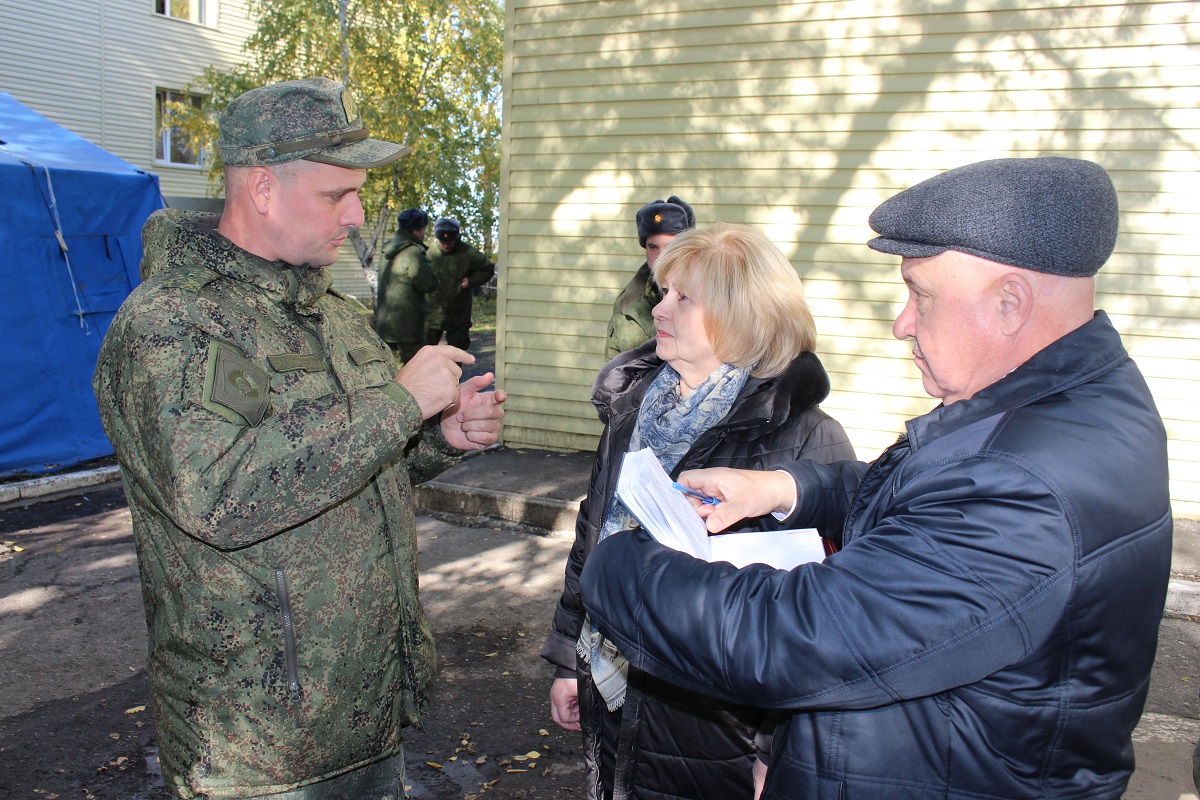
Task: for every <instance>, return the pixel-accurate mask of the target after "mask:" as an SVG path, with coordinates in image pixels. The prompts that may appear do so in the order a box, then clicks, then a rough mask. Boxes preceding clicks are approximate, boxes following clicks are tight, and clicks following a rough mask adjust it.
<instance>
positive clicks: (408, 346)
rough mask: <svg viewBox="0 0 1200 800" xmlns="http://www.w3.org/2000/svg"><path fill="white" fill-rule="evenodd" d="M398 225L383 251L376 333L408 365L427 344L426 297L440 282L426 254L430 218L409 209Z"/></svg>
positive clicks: (403, 214)
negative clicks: (426, 232) (426, 235)
mask: <svg viewBox="0 0 1200 800" xmlns="http://www.w3.org/2000/svg"><path fill="white" fill-rule="evenodd" d="M396 222H397V229H396V235H395V236H393V237H392V238H391V239H389V240H388V243H387V244H386V245H385V246H384V249H383V258H384V263H383V269H381V270H380V271H379V290H378V293H377V294H376V296H375V330H376V332H377V333H378V334H379V338H381V339H383V340H384V341H385V342H387V343H388V346H390V347H391V348H392V350H393V351H395V352H396V354H397V355H398V356H399V357H400V360H401V361H404V362H407V361H408V360H409V359H411V358H412V357H413V356H414V355H416V354H417V351H418V350H420V349H421V347H422V346H423V345H424V344H425V296H426V295H428V294H430V293H432V292H433V291H434V290H436V289H437V287H438V279H437V275H435V274H434V272H433V267H431V266H430V265H429V258H428V257H427V256H426V255H425V250H426V247H425V230H426V228H428V226H429V215H428V214H427V213H425V212H424V211H422V210H421V209H419V208H410V209H407V210H405V211H402V212H400V215H399V216H398V217H397V218H396Z"/></svg>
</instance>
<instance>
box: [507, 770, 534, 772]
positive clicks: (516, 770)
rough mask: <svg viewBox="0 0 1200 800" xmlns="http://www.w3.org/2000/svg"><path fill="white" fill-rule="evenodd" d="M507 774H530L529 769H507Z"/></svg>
mask: <svg viewBox="0 0 1200 800" xmlns="http://www.w3.org/2000/svg"><path fill="white" fill-rule="evenodd" d="M504 771H505V772H529V770H527V769H506V770H504Z"/></svg>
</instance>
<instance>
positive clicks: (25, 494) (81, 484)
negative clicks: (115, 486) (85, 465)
mask: <svg viewBox="0 0 1200 800" xmlns="http://www.w3.org/2000/svg"><path fill="white" fill-rule="evenodd" d="M120 479H121V468H120V467H100V468H98V469H86V470H81V471H79V472H69V473H66V474H64V475H47V476H46V477H44V478H31V479H29V480H27V481H18V482H16V483H4V484H0V505H3V504H4V503H12V502H16V501H18V500H32V499H34V498H38V497H46V496H48V495H53V494H66V493H69V492H76V491H78V490H80V489H86V488H88V487H89V486H98V485H100V484H102V483H111V482H113V481H119V480H120Z"/></svg>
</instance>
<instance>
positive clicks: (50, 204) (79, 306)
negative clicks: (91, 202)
mask: <svg viewBox="0 0 1200 800" xmlns="http://www.w3.org/2000/svg"><path fill="white" fill-rule="evenodd" d="M0 151H2V152H5V153H7V154H9V155H10V156H12V157H13V158H15V159H17V160H18V161H20V162H21V163H22V164H24V165H25V166H27V167H29V170H30V172H32V173H33V174H34V175H35V178H34V184H35V185H36V184H37V179H36V175H37V168H38V167H41V169H42V171H43V172H45V174H46V190H47V192H48V193H49V197H47V196H46V195H45V194H43V195H42V202H43V203H45V204H46V210H47V211H49V212H50V219H51V221H52V222H53V223H54V238H55V239H57V240H58V250H59V252H60V253H61V254H62V257H63V261H65V262H66V264H67V277H68V278H69V279H70V281H71V291H72V292H73V293H74V294H75V313H74V316H76V317H78V319H79V327H80V328H82V329H83V331H84V334H85V335H87V336H91V335H92V329H91V326H90V325H88V321H87V317H86V316H85V315H86V314H87V313H88V312H87V311H86V310H84V307H83V300H82V298H81V297H80V295H79V284H78V282H77V281H76V280H75V270H74V269H73V268H72V267H71V256H70V253H68V249H69V248H68V247H67V240H66V238H64V236H63V232H62V220H61V219H60V218H59V216H58V200H57V198H55V196H54V182H53V181H52V180H51V179H50V168H49V167H47V166H46V165H45V164H42V163H40V162H37V161H34V160H33V159H31V158H26V157H25V156H23V155H20V154H18V153H14V152H13V151H11V150H9V149H8V148H7V147H4V146H2V145H0ZM38 189H39V191H40V190H41V186H38Z"/></svg>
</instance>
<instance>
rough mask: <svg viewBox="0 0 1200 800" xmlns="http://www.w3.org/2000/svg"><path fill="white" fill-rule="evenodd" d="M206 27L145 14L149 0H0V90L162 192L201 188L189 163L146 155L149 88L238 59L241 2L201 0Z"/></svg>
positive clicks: (198, 173) (244, 25)
mask: <svg viewBox="0 0 1200 800" xmlns="http://www.w3.org/2000/svg"><path fill="white" fill-rule="evenodd" d="M208 6H209V9H210V11H209V13H210V15H211V16H210V21H211V22H212V24H210V25H198V24H193V23H191V22H187V21H184V20H179V19H170V18H167V17H162V16H159V15H157V14H155V13H154V0H86V1H85V0H4V2H2V3H0V90H2V91H6V92H8V93H9V94H11V95H12V96H13V97H15V98H16V99H17V100H19V101H20V102H22V103H24V104H25V105H27V106H29V107H30V108H32V109H33V110H34V111H37V112H38V113H39V114H42V115H43V116H46V117H49V118H50V119H51V120H53V121H55V122H57V123H58V124H60V125H62V126H64V127H66V128H68V129H70V130H71V131H73V132H75V133H77V134H79V135H80V136H83V137H84V138H86V139H88V140H89V141H91V142H93V143H94V144H97V145H99V146H100V147H103V148H104V149H106V150H108V151H109V152H111V153H113V154H114V155H117V156H120V157H121V158H123V159H125V160H126V161H129V162H130V163H132V164H135V165H136V166H138V167H141V168H143V169H145V170H148V171H150V172H154V173H157V174H158V176H159V179H160V184H161V187H162V191H163V194H165V195H167V196H188V197H205V196H207V195H210V194H211V191H210V189H209V187H208V185H207V180H206V176H205V173H204V172H203V171H202V170H200V169H197V168H192V167H186V166H171V165H166V164H158V163H156V162H155V159H154V149H155V141H156V135H157V131H156V129H155V118H154V117H155V90H156V89H159V88H162V89H182V88H183V86H184V85H185V84H186V83H187V82H188V81H189V80H191V79H192V78H194V77H195V76H196V75H197V74H199V72H200V71H201V70H202V69H203V68H204V67H207V66H209V65H217V66H220V67H229V66H232V65H234V64H235V63H237V62H238V61H240V60H241V58H242V42H244V41H245V39H246V37H247V36H249V35H250V33H251V31H252V30H253V25H252V23H251V21H250V20H249V19H248V18H247V12H246V4H245V2H244V0H208Z"/></svg>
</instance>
